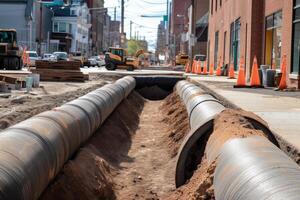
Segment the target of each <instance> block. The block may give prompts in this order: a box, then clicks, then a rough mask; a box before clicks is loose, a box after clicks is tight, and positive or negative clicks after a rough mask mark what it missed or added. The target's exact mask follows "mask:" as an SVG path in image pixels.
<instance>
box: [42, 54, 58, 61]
mask: <svg viewBox="0 0 300 200" xmlns="http://www.w3.org/2000/svg"><path fill="white" fill-rule="evenodd" d="M43 60H46V61H57V58H56V56H55V55H53V54H51V53H45V54H44V55H43Z"/></svg>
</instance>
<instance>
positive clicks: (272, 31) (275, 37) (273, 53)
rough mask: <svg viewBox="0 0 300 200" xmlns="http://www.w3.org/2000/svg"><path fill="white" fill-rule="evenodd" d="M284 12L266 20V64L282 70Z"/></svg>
mask: <svg viewBox="0 0 300 200" xmlns="http://www.w3.org/2000/svg"><path fill="white" fill-rule="evenodd" d="M281 24H282V12H281V11H280V12H277V13H274V14H272V15H270V16H268V17H267V18H266V40H265V41H266V42H265V64H267V65H274V66H275V67H276V69H280V63H281V42H282V28H281Z"/></svg>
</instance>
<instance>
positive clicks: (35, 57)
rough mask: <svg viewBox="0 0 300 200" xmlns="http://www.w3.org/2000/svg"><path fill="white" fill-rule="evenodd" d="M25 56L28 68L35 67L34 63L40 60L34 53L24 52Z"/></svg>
mask: <svg viewBox="0 0 300 200" xmlns="http://www.w3.org/2000/svg"><path fill="white" fill-rule="evenodd" d="M26 54H27V55H28V57H29V60H30V63H29V66H31V67H32V66H35V61H37V60H40V59H41V57H39V56H38V54H37V52H36V51H26Z"/></svg>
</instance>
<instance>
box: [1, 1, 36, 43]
mask: <svg viewBox="0 0 300 200" xmlns="http://www.w3.org/2000/svg"><path fill="white" fill-rule="evenodd" d="M16 10H18V12H16ZM33 15H34V11H33V0H10V1H9V0H0V28H12V29H16V30H17V37H18V41H19V44H20V45H22V46H27V47H28V48H29V47H31V48H32V46H33V44H35V39H36V29H35V26H33V17H34V16H33Z"/></svg>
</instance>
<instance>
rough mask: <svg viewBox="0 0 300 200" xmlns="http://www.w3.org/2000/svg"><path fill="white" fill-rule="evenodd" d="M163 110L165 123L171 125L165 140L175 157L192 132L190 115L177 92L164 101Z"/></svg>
mask: <svg viewBox="0 0 300 200" xmlns="http://www.w3.org/2000/svg"><path fill="white" fill-rule="evenodd" d="M161 110H162V112H163V114H164V115H165V118H164V119H163V121H164V122H165V123H167V124H168V125H169V133H168V135H167V136H166V137H165V138H164V140H165V141H166V142H167V144H168V148H169V152H170V154H171V156H172V157H175V156H176V155H177V153H178V150H179V148H180V145H181V143H182V142H183V140H184V137H185V136H186V135H187V134H188V132H189V130H190V126H189V117H188V113H187V111H186V108H185V105H184V104H183V102H182V101H181V99H180V97H179V95H178V94H177V92H173V93H172V94H171V95H169V96H168V97H167V98H166V99H165V100H164V102H163V104H162V106H161Z"/></svg>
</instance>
